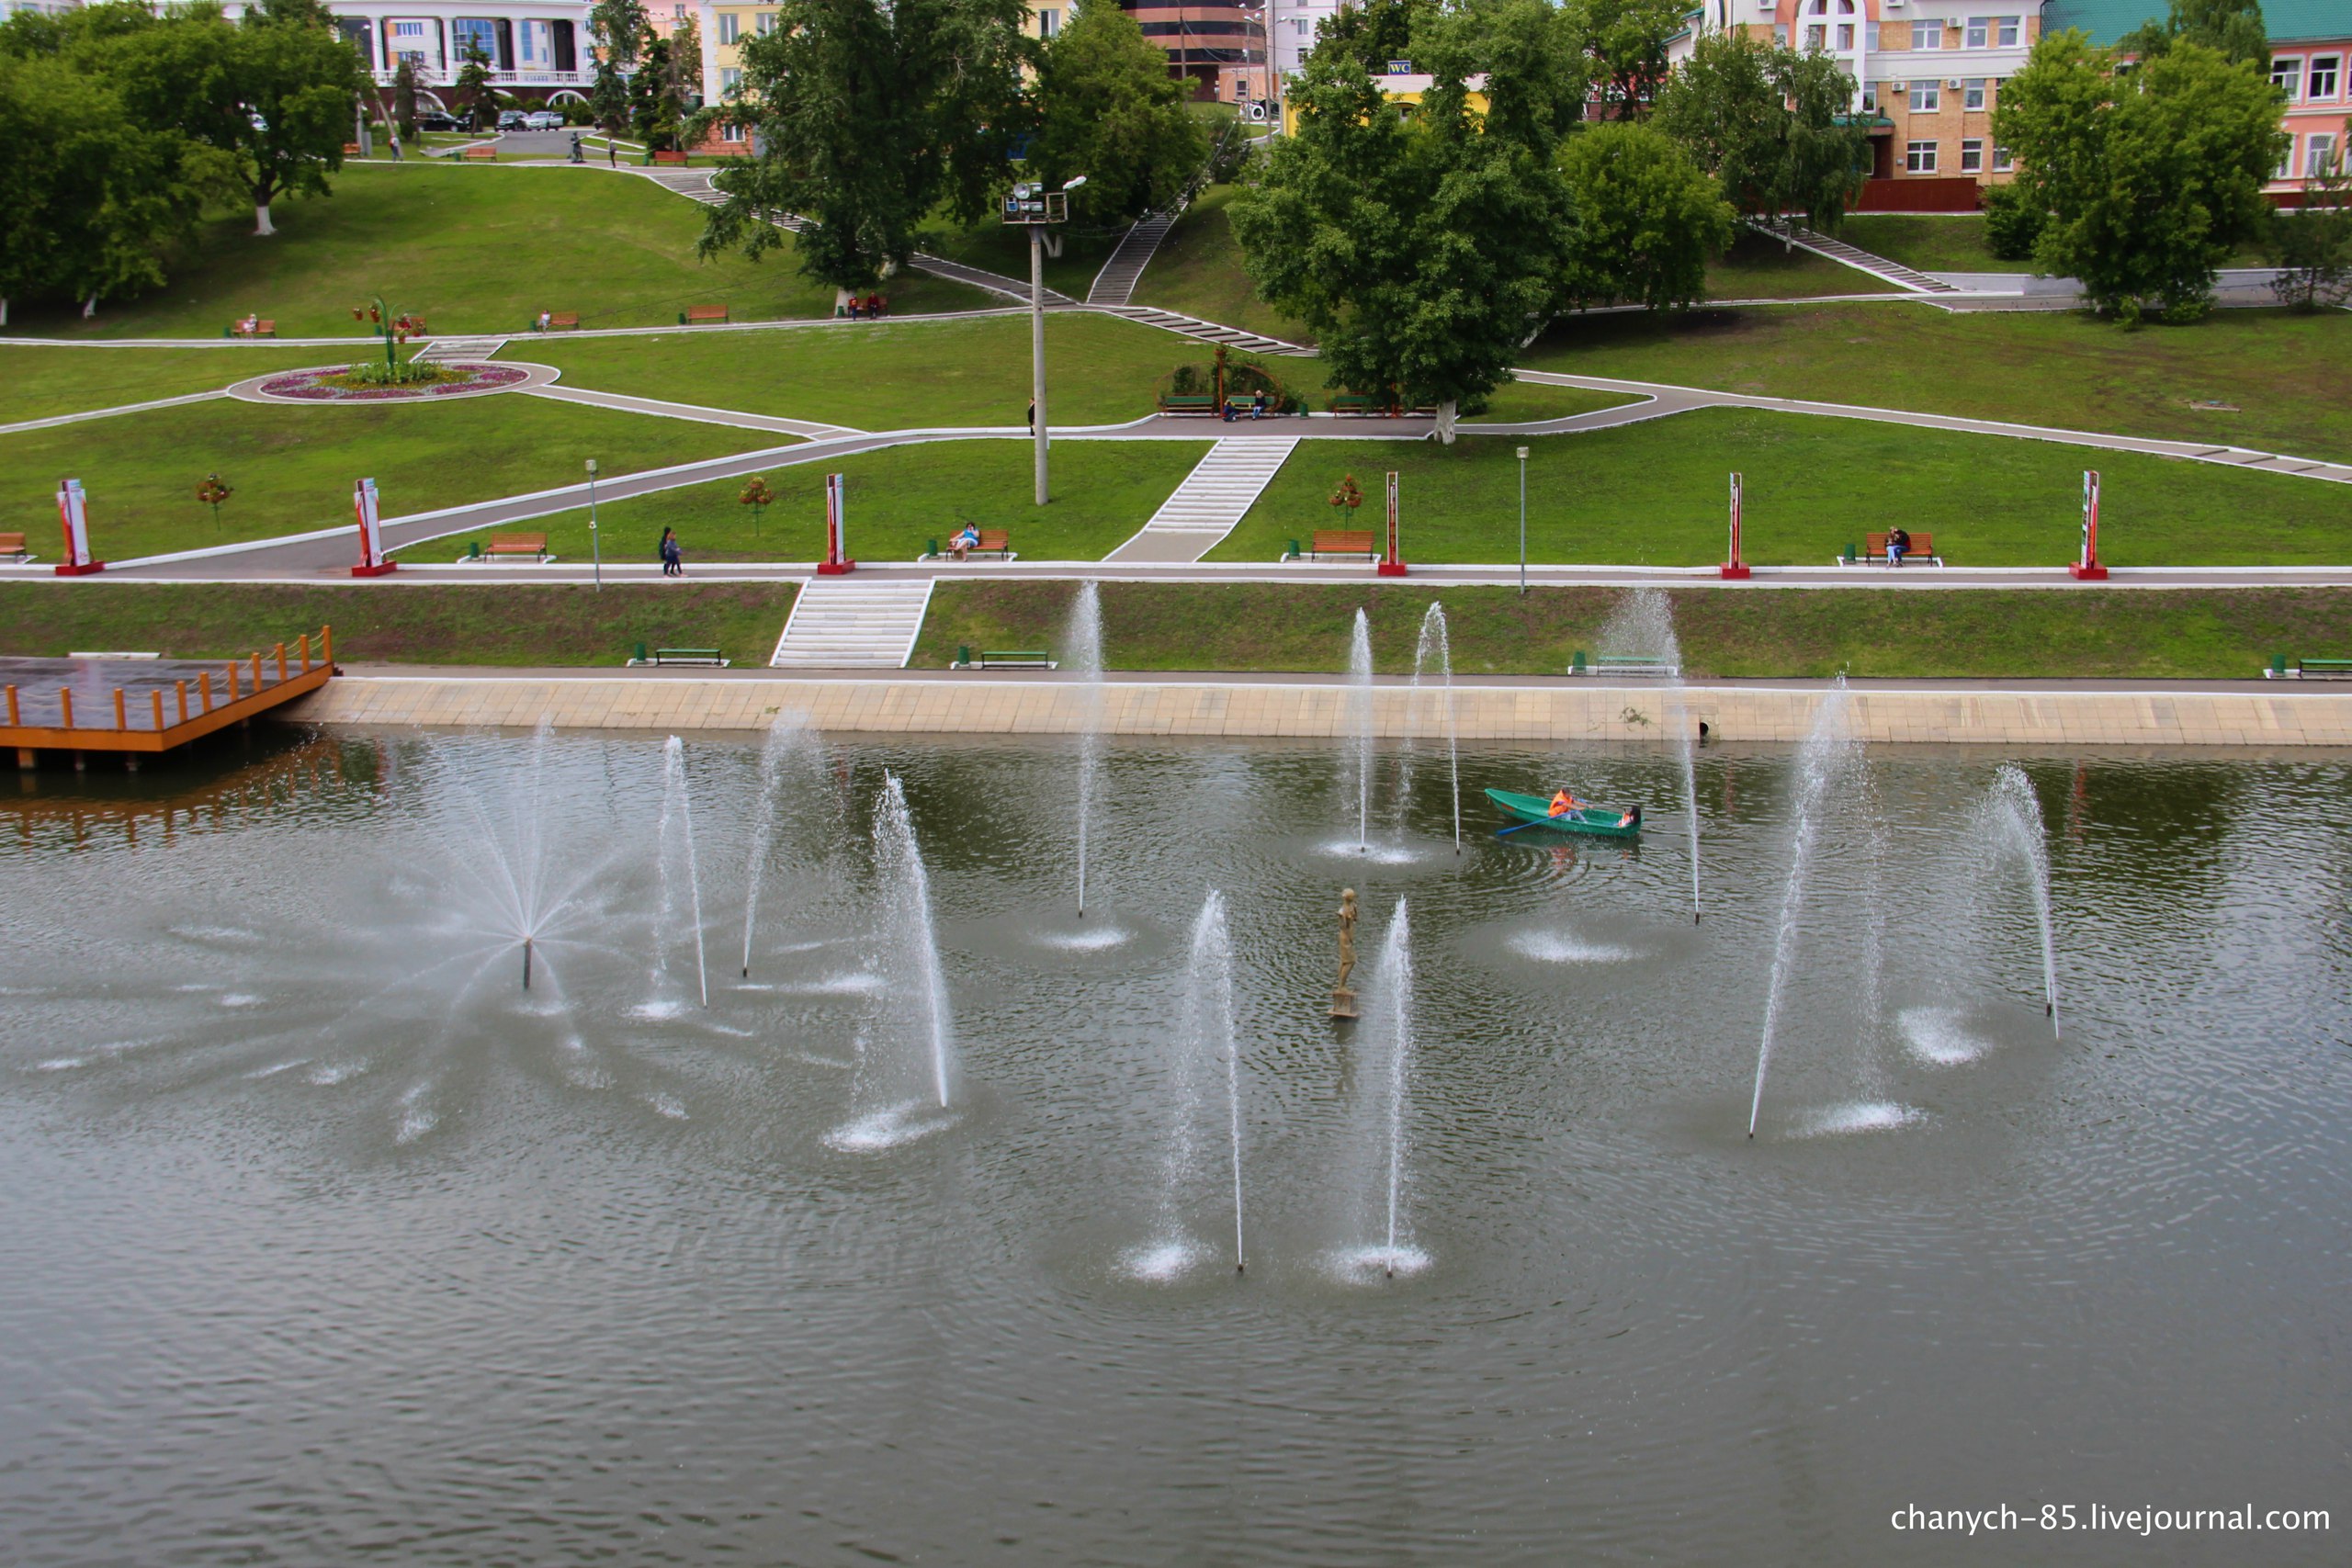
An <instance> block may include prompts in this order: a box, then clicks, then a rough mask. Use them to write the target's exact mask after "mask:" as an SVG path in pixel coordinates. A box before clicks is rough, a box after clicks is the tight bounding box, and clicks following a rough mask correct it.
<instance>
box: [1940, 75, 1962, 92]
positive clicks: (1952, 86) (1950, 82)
mask: <svg viewBox="0 0 2352 1568" xmlns="http://www.w3.org/2000/svg"><path fill="white" fill-rule="evenodd" d="M1944 91H1945V92H1947V93H1957V92H1959V91H1960V78H1959V77H1957V76H1947V77H1945V78H1944Z"/></svg>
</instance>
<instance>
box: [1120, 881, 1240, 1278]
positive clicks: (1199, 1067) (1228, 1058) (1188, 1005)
mask: <svg viewBox="0 0 2352 1568" xmlns="http://www.w3.org/2000/svg"><path fill="white" fill-rule="evenodd" d="M1172 1044H1173V1052H1172V1054H1171V1056H1170V1075H1169V1113H1168V1138H1167V1143H1166V1145H1165V1146H1164V1147H1163V1150H1162V1153H1161V1158H1160V1179H1159V1222H1158V1224H1157V1227H1156V1229H1155V1233H1154V1235H1153V1237H1152V1240H1151V1241H1150V1243H1149V1244H1148V1245H1147V1246H1146V1247H1144V1248H1143V1249H1142V1250H1141V1251H1139V1252H1137V1253H1136V1254H1135V1255H1134V1256H1133V1258H1131V1260H1130V1261H1131V1266H1132V1267H1133V1268H1134V1269H1135V1271H1136V1273H1137V1274H1139V1275H1141V1276H1142V1277H1143V1278H1145V1279H1148V1280H1166V1279H1172V1278H1174V1277H1175V1276H1177V1275H1178V1274H1181V1273H1182V1272H1183V1271H1184V1269H1186V1268H1187V1267H1188V1266H1189V1265H1190V1264H1191V1262H1192V1261H1193V1258H1195V1257H1196V1256H1197V1254H1198V1251H1199V1250H1200V1249H1198V1248H1196V1247H1194V1245H1193V1242H1192V1240H1191V1239H1190V1237H1189V1236H1188V1235H1186V1234H1185V1227H1184V1203H1185V1198H1186V1196H1187V1194H1189V1193H1191V1192H1192V1190H1193V1187H1194V1186H1195V1185H1196V1183H1197V1182H1198V1180H1199V1179H1200V1177H1201V1175H1202V1174H1203V1173H1202V1171H1201V1169H1200V1166H1201V1156H1202V1150H1203V1145H1204V1138H1203V1135H1202V1134H1203V1131H1204V1128H1203V1120H1204V1106H1203V1100H1204V1080H1205V1079H1206V1078H1207V1077H1209V1075H1210V1074H1211V1073H1212V1072H1213V1071H1214V1070H1215V1068H1216V1064H1217V1063H1218V1062H1219V1061H1222V1062H1223V1064H1224V1068H1225V1097H1226V1102H1225V1112H1226V1113H1225V1122H1226V1137H1227V1145H1228V1147H1229V1149H1230V1156H1229V1157H1230V1163H1231V1166H1232V1172H1233V1267H1234V1269H1235V1271H1236V1272H1240V1271H1241V1270H1242V1269H1245V1268H1246V1267H1247V1265H1248V1262H1249V1255H1248V1253H1247V1251H1246V1250H1245V1248H1244V1246H1243V1235H1242V1228H1241V1065H1240V1048H1239V1045H1240V1043H1239V1041H1238V1039H1237V1038H1236V1036H1235V1034H1234V1029H1233V942H1232V939H1231V937H1230V936H1229V935H1228V934H1227V930H1226V923H1225V896H1224V895H1223V894H1221V893H1219V892H1217V891H1216V889H1214V888H1212V889H1210V890H1209V895H1208V897H1206V898H1204V899H1203V900H1202V902H1201V913H1200V916H1199V918H1198V919H1195V920H1194V921H1193V946H1192V953H1191V955H1190V957H1189V958H1188V959H1187V960H1186V963H1185V966H1184V995H1183V1001H1182V1009H1181V1010H1180V1012H1179V1014H1178V1017H1177V1025H1176V1033H1175V1036H1174V1039H1173V1042H1172Z"/></svg>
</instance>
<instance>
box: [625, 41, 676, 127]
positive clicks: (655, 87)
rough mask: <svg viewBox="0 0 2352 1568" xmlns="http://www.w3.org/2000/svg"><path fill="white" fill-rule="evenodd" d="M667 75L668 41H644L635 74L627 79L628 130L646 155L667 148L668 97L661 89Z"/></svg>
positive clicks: (669, 116)
mask: <svg viewBox="0 0 2352 1568" xmlns="http://www.w3.org/2000/svg"><path fill="white" fill-rule="evenodd" d="M669 73H670V45H669V42H668V40H667V39H660V38H654V39H647V40H646V44H645V54H644V56H643V58H642V59H640V60H639V62H638V67H637V74H635V75H634V76H631V77H630V78H629V79H628V121H629V129H630V130H634V131H636V132H637V139H638V140H639V141H642V142H644V143H645V148H646V151H647V152H652V151H654V150H655V149H657V148H665V147H667V146H668V145H669V140H670V139H669V131H670V129H671V125H672V117H671V114H670V104H669V95H668V94H667V93H665V92H664V91H663V90H662V85H663V80H664V78H666V77H667V76H668V75H669Z"/></svg>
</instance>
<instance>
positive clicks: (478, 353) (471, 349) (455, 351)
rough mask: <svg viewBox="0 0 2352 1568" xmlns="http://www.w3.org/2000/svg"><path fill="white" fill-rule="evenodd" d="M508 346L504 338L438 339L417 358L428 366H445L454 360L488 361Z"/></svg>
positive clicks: (418, 352) (417, 355)
mask: <svg viewBox="0 0 2352 1568" xmlns="http://www.w3.org/2000/svg"><path fill="white" fill-rule="evenodd" d="M505 346H506V340H505V339H504V338H503V337H436V338H435V339H434V340H433V341H432V342H431V343H428V344H425V345H424V347H423V348H420V349H418V350H417V351H416V357H417V358H418V359H420V360H422V361H424V363H425V364H427V365H443V364H447V363H449V362H451V361H454V360H459V359H468V360H476V359H488V358H489V357H490V356H491V355H493V354H496V353H497V352H498V351H499V350H500V349H502V348H504V347H505Z"/></svg>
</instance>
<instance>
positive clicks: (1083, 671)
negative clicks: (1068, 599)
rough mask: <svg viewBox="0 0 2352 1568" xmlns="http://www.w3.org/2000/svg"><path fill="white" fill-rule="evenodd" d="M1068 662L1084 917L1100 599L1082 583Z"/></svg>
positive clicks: (1099, 720)
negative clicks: (1074, 680)
mask: <svg viewBox="0 0 2352 1568" xmlns="http://www.w3.org/2000/svg"><path fill="white" fill-rule="evenodd" d="M1066 646H1068V648H1069V660H1068V661H1067V662H1068V663H1069V667H1070V669H1072V670H1073V671H1076V672H1077V674H1078V677H1079V680H1080V682H1083V691H1084V697H1083V700H1082V702H1081V703H1080V720H1079V731H1078V916H1079V919H1085V918H1086V840H1087V827H1088V823H1089V820H1090V818H1091V817H1092V815H1093V807H1094V775H1095V773H1096V772H1097V771H1098V770H1099V769H1100V767H1101V766H1102V761H1103V596H1102V594H1101V593H1100V592H1098V591H1097V590H1096V588H1095V586H1094V584H1093V582H1092V581H1086V582H1081V583H1080V584H1079V587H1078V597H1077V599H1076V600H1075V601H1074V602H1073V603H1072V604H1071V605H1070V613H1069V638H1068V642H1067V645H1066Z"/></svg>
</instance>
